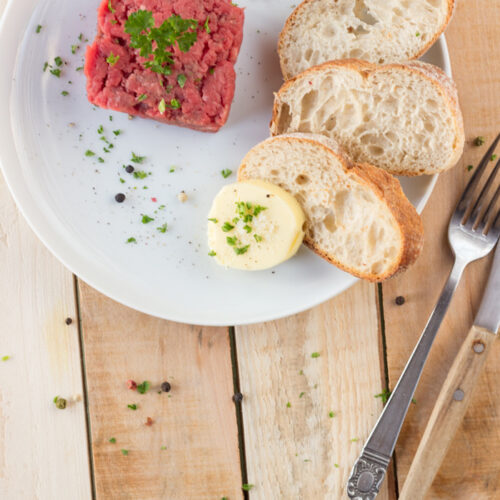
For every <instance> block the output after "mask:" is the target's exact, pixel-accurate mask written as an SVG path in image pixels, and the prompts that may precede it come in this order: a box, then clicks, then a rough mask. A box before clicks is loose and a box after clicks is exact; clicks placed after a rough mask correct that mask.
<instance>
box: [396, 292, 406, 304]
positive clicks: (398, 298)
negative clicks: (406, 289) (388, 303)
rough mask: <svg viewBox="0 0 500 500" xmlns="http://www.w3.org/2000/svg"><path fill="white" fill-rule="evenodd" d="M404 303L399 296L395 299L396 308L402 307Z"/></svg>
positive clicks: (403, 299) (402, 298)
mask: <svg viewBox="0 0 500 500" xmlns="http://www.w3.org/2000/svg"><path fill="white" fill-rule="evenodd" d="M404 303H405V298H404V297H402V296H401V295H400V296H399V297H396V305H397V306H402V305H403V304H404Z"/></svg>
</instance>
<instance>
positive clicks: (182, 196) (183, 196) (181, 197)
mask: <svg viewBox="0 0 500 500" xmlns="http://www.w3.org/2000/svg"><path fill="white" fill-rule="evenodd" d="M177 199H178V200H179V201H180V202H181V203H185V202H186V201H187V199H188V197H187V194H186V192H185V191H181V192H180V193H179V194H178V195H177Z"/></svg>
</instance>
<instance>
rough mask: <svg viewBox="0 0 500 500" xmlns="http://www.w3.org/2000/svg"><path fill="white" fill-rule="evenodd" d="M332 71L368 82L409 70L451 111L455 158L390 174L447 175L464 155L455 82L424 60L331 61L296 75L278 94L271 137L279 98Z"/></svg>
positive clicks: (276, 124)
mask: <svg viewBox="0 0 500 500" xmlns="http://www.w3.org/2000/svg"><path fill="white" fill-rule="evenodd" d="M331 68H348V69H350V70H353V71H357V72H358V73H359V74H360V75H361V76H362V77H363V78H364V79H367V78H368V77H369V76H370V75H371V74H372V73H374V72H377V71H387V70H390V69H402V70H405V71H410V72H412V73H416V74H418V75H420V76H422V77H423V78H425V79H426V80H428V81H429V82H431V84H432V85H433V86H434V87H435V88H436V89H437V91H438V92H439V93H440V94H441V96H442V97H443V99H444V101H445V102H446V104H447V105H448V107H449V108H450V110H451V114H452V117H453V128H454V130H455V143H454V145H453V155H451V156H450V158H449V159H448V162H447V163H446V164H445V165H440V166H436V165H429V166H428V167H427V168H426V169H425V170H423V171H421V172H408V171H398V170H397V168H396V169H395V170H392V171H391V173H392V174H395V175H403V176H406V177H414V176H417V175H433V174H436V173H440V172H444V171H446V170H448V169H450V168H452V167H454V166H455V165H456V164H457V162H458V160H459V159H460V157H461V156H462V153H463V149H464V143H465V132H464V122H463V116H462V111H461V109H460V104H459V100H458V92H457V88H456V86H455V83H454V82H453V80H451V79H450V78H449V77H448V76H447V75H446V73H444V71H442V70H441V69H440V68H438V67H436V66H433V65H432V64H429V63H424V62H421V61H410V62H407V63H392V64H385V65H383V66H379V65H377V64H373V63H370V62H367V61H362V60H360V59H341V60H335V61H328V62H326V63H323V64H320V65H318V66H313V67H312V68H309V69H307V70H306V71H304V72H302V73H300V74H298V75H297V76H295V77H293V78H291V79H290V80H287V81H286V82H285V83H284V84H283V85H282V87H281V88H280V90H279V91H278V92H277V93H276V94H275V99H274V105H273V113H272V118H271V123H270V130H271V135H272V136H276V135H278V134H279V132H278V118H279V111H280V106H281V99H280V96H281V95H283V94H284V93H285V92H287V91H288V90H289V89H290V87H292V86H293V85H294V83H295V82H296V81H297V80H299V79H307V78H308V77H310V76H313V75H315V74H317V73H321V72H322V71H325V70H328V69H331ZM396 167H397V166H396Z"/></svg>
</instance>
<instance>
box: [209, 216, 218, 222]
mask: <svg viewBox="0 0 500 500" xmlns="http://www.w3.org/2000/svg"><path fill="white" fill-rule="evenodd" d="M208 221H209V222H213V223H214V224H217V222H219V221H218V220H217V219H216V218H215V217H212V218H211V219H208Z"/></svg>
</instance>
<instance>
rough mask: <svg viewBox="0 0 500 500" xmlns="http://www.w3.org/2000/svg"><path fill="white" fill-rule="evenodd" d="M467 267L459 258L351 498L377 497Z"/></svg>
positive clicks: (366, 452) (363, 460)
mask: <svg viewBox="0 0 500 500" xmlns="http://www.w3.org/2000/svg"><path fill="white" fill-rule="evenodd" d="M467 264H468V261H465V260H462V259H455V263H454V265H453V269H452V270H451V273H450V276H449V277H448V281H447V282H446V284H445V286H444V288H443V291H442V292H441V295H440V297H439V300H438V302H437V304H436V307H435V308H434V310H433V311H432V314H431V316H430V318H429V321H428V322H427V325H426V327H425V328H424V331H423V333H422V335H421V337H420V340H419V341H418V344H417V346H416V347H415V350H414V351H413V353H412V355H411V357H410V359H409V361H408V363H407V364H406V367H405V369H404V371H403V374H402V375H401V377H400V379H399V381H398V383H397V385H396V387H395V388H394V391H393V392H392V395H391V397H390V398H389V401H388V402H387V404H386V406H385V408H384V410H383V411H382V413H381V415H380V417H379V419H378V421H377V423H376V424H375V427H374V429H373V431H372V433H371V434H370V436H369V438H368V440H367V441H366V443H365V446H364V448H363V451H362V453H361V456H360V457H359V459H358V461H357V462H356V463H355V464H354V467H353V470H352V472H351V476H350V478H349V481H348V483H347V495H348V496H349V498H353V499H356V500H373V499H374V498H375V497H376V496H377V494H378V492H379V489H380V485H381V484H382V481H383V479H384V477H385V474H386V472H387V467H388V466H389V461H390V459H391V456H392V453H393V451H394V447H395V446H396V441H397V439H398V436H399V433H400V431H401V427H402V425H403V421H404V419H405V416H406V413H407V412H408V407H409V406H410V403H411V400H412V398H413V394H414V393H415V389H416V387H417V384H418V381H419V380H420V376H421V375H422V370H423V368H424V365H425V362H426V361H427V357H428V356H429V351H430V349H431V347H432V344H433V342H434V339H435V338H436V334H437V332H438V330H439V327H440V326H441V323H442V321H443V318H444V315H445V314H446V311H447V310H448V306H449V305H450V302H451V299H452V297H453V294H454V293H455V290H456V288H457V286H458V283H459V281H460V278H461V276H462V273H463V271H464V269H465V267H466V266H467Z"/></svg>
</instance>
